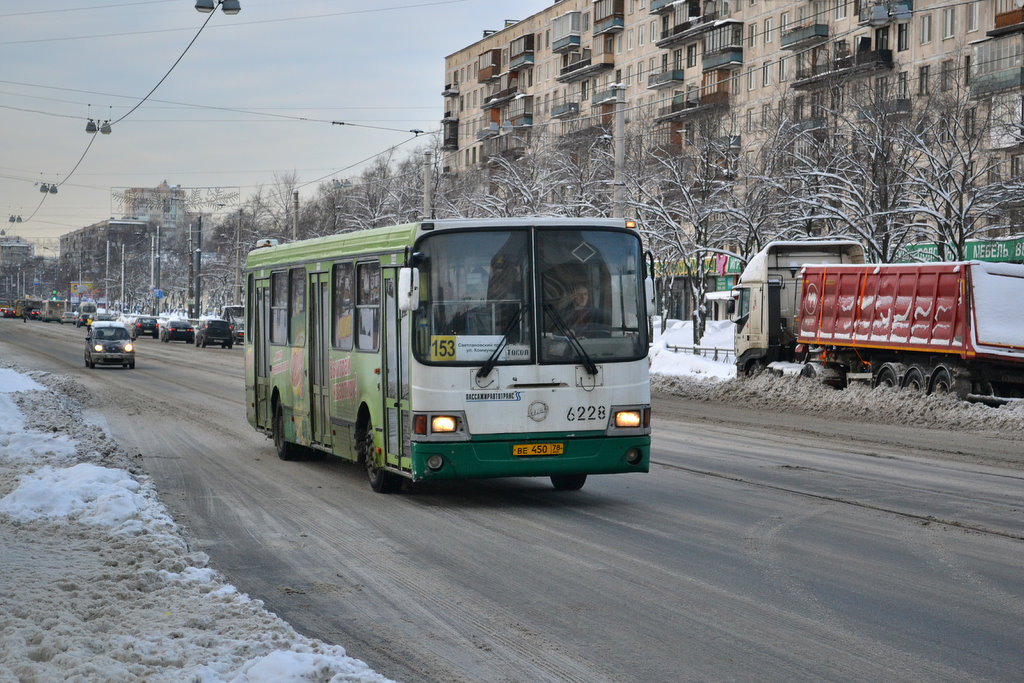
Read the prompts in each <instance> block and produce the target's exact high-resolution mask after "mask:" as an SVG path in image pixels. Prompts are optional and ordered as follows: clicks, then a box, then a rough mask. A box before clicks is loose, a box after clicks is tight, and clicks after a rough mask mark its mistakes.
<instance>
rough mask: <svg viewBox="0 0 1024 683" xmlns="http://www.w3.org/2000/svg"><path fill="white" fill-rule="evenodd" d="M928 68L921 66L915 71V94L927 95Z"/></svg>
mask: <svg viewBox="0 0 1024 683" xmlns="http://www.w3.org/2000/svg"><path fill="white" fill-rule="evenodd" d="M929 70H930V68H929V67H928V66H922V67H921V68H920V69H918V70H917V94H918V95H927V94H928V93H929V88H928V76H929V74H928V72H929Z"/></svg>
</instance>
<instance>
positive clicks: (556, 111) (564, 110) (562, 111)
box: [551, 102, 580, 119]
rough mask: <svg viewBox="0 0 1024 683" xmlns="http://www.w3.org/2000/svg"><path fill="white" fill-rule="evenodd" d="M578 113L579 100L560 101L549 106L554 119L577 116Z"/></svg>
mask: <svg viewBox="0 0 1024 683" xmlns="http://www.w3.org/2000/svg"><path fill="white" fill-rule="evenodd" d="M579 113H580V103H579V102H562V103H561V104H555V105H552V106H551V116H552V118H556V119H565V118H569V117H570V116H578V115H579Z"/></svg>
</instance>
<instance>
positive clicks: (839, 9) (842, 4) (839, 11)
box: [835, 0, 846, 21]
mask: <svg viewBox="0 0 1024 683" xmlns="http://www.w3.org/2000/svg"><path fill="white" fill-rule="evenodd" d="M835 7H836V20H837V21H838V20H839V19H845V18H846V0H835Z"/></svg>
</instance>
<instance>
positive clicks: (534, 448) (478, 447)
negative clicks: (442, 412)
mask: <svg viewBox="0 0 1024 683" xmlns="http://www.w3.org/2000/svg"><path fill="white" fill-rule="evenodd" d="M411 445H412V479H413V481H420V480H436V479H478V478H479V479H482V478H490V477H536V476H550V475H559V474H615V473H623V472H647V471H649V469H650V457H651V437H650V436H649V435H640V436H619V437H609V436H606V435H603V434H602V435H600V436H592V437H580V436H574V437H572V438H566V437H565V436H562V437H556V436H552V437H547V438H538V437H537V435H536V434H531V435H530V438H528V439H527V438H523V439H515V438H513V439H508V438H503V439H502V440H500V441H496V440H483V439H474V440H471V441H460V442H446V443H436V442H435V443H428V442H413V443H412V444H411ZM556 445H560V446H561V449H560V450H561V452H560V453H555V454H551V455H548V454H545V453H546V452H551V451H557V450H559V449H558V448H557V447H556ZM514 451H515V452H520V453H524V454H523V455H516V454H515V452H514Z"/></svg>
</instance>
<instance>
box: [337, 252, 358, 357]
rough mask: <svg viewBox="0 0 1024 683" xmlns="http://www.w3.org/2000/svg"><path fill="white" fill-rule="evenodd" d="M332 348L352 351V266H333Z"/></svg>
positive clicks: (353, 309)
mask: <svg viewBox="0 0 1024 683" xmlns="http://www.w3.org/2000/svg"><path fill="white" fill-rule="evenodd" d="M333 288H334V325H333V329H334V339H333V341H334V348H336V349H341V350H343V351H350V350H351V349H352V321H353V319H354V318H355V307H354V306H353V305H352V300H353V294H354V292H353V289H354V288H353V286H352V264H351V263H336V264H335V265H334V285H333Z"/></svg>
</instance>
